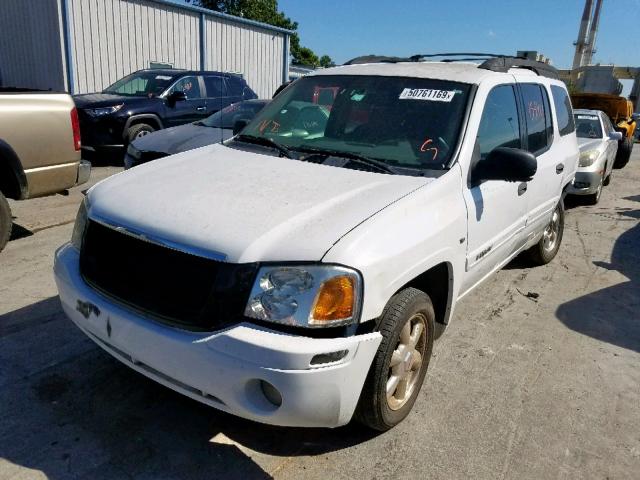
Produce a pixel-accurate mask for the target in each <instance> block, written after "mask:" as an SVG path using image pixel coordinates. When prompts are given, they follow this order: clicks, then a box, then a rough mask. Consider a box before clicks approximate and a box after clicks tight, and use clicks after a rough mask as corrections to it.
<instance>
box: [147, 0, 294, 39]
mask: <svg viewBox="0 0 640 480" xmlns="http://www.w3.org/2000/svg"><path fill="white" fill-rule="evenodd" d="M149 1H150V2H153V3H159V4H161V5H166V6H169V7H173V8H178V9H180V10H190V11H192V12H198V13H204V14H205V15H210V16H212V17H218V18H222V19H224V20H228V21H230V22H235V23H242V24H245V25H251V26H253V27H259V28H263V29H265V30H271V31H273V32H278V33H285V34H287V35H291V34H292V33H294V31H293V30H287V29H286V28H281V27H276V26H273V25H269V24H268V23H262V22H256V21H255V20H249V19H247V18H242V17H236V16H233V15H228V14H226V13H221V12H216V11H215V10H209V9H208V8H202V7H196V6H193V5H186V4H180V3H174V2H171V1H169V0H149Z"/></svg>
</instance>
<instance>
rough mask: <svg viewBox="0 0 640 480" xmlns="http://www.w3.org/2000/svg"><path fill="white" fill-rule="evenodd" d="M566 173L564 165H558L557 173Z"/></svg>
mask: <svg viewBox="0 0 640 480" xmlns="http://www.w3.org/2000/svg"><path fill="white" fill-rule="evenodd" d="M563 171H564V163H559V164H558V165H556V173H562V172H563Z"/></svg>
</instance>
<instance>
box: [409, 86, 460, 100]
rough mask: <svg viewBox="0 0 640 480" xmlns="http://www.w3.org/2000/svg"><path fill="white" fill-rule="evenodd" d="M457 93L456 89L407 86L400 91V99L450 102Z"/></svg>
mask: <svg viewBox="0 0 640 480" xmlns="http://www.w3.org/2000/svg"><path fill="white" fill-rule="evenodd" d="M455 94H456V92H455V90H433V89H431V88H405V89H404V90H402V93H400V97H398V98H399V99H400V100H428V101H430V102H450V101H451V100H453V96H454V95H455Z"/></svg>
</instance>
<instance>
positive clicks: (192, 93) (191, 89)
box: [169, 77, 202, 100]
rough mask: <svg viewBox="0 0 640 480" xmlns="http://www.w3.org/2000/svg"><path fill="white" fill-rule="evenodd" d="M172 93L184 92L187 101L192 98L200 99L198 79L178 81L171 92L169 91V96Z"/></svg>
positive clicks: (185, 78)
mask: <svg viewBox="0 0 640 480" xmlns="http://www.w3.org/2000/svg"><path fill="white" fill-rule="evenodd" d="M173 92H184V94H185V95H186V97H187V99H188V100H193V99H194V98H202V95H201V94H200V84H199V83H198V77H183V78H181V79H180V80H178V81H177V82H176V83H175V84H174V85H173V87H171V90H169V94H171V93H173Z"/></svg>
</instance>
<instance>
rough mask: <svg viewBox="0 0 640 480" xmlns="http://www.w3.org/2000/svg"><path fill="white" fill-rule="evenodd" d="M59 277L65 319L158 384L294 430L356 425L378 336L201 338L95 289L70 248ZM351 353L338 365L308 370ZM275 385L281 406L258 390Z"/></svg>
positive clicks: (236, 330)
mask: <svg viewBox="0 0 640 480" xmlns="http://www.w3.org/2000/svg"><path fill="white" fill-rule="evenodd" d="M54 272H55V279H56V283H57V286H58V291H59V293H60V299H61V301H62V306H63V309H64V311H65V313H66V314H67V316H68V317H69V318H70V319H71V320H72V321H73V322H74V323H75V324H76V325H77V326H78V327H79V328H80V329H81V330H82V331H83V332H85V333H86V334H87V335H88V336H89V337H90V338H91V339H92V340H94V341H95V342H96V343H97V344H98V345H99V346H100V347H102V348H103V349H105V350H106V351H107V352H109V353H110V354H111V355H113V356H114V357H116V358H117V359H118V360H120V361H122V362H123V363H125V364H126V365H128V366H129V367H131V368H133V369H134V370H136V371H138V372H140V373H142V374H144V375H146V376H148V377H150V378H152V379H153V380H155V381H157V382H159V383H161V384H163V385H165V386H167V387H169V388H171V389H173V390H176V391H177V392H180V393H182V394H184V395H187V396H189V397H191V398H193V399H195V400H198V401H200V402H202V403H206V404H208V405H211V406H213V407H215V408H218V409H220V410H223V411H225V412H229V413H232V414H234V415H238V416H240V417H244V418H248V419H251V420H255V421H258V422H263V423H268V424H273V425H282V426H295V427H337V426H340V425H344V424H346V423H348V422H349V421H350V420H351V417H352V416H353V412H354V410H355V407H356V404H357V402H358V399H359V397H360V391H361V390H362V385H363V384H364V381H365V378H366V376H367V373H368V371H369V367H370V365H371V362H372V361H373V357H374V356H375V354H376V351H377V349H378V345H379V344H380V341H381V340H382V336H381V335H380V333H378V332H375V333H369V334H366V335H357V336H352V337H345V338H331V339H315V338H308V337H301V336H296V335H287V334H283V333H280V332H276V331H273V330H269V329H265V328H260V327H257V326H255V325H252V324H250V323H242V324H239V325H237V326H234V327H231V328H229V329H226V330H222V331H218V332H213V333H200V332H197V333H196V332H189V331H184V330H178V329H175V328H171V327H168V326H166V325H163V324H160V323H157V322H155V321H153V320H152V319H149V318H145V317H144V316H143V315H142V314H140V313H138V312H135V311H133V310H129V309H127V308H125V307H122V306H120V305H118V304H115V303H113V302H112V301H110V300H109V299H108V298H106V297H104V296H103V295H101V294H99V293H97V292H96V291H94V290H93V289H91V288H90V287H89V286H88V285H87V284H86V283H85V282H84V281H83V280H82V277H81V275H80V271H79V254H78V251H77V250H76V249H75V248H74V247H72V246H71V245H70V244H67V245H64V246H63V247H61V248H60V249H59V250H58V251H57V252H56V258H55V266H54ZM341 350H346V351H347V354H346V355H345V356H344V358H342V359H341V360H339V361H336V362H332V363H327V364H321V365H318V366H316V365H314V366H312V365H311V359H312V358H313V357H314V356H316V355H319V354H326V353H332V352H337V351H341ZM261 381H266V382H268V383H269V384H271V385H272V386H274V387H275V388H276V389H277V390H278V392H279V393H280V395H281V397H282V404H281V405H280V406H279V407H277V406H276V405H274V404H273V403H271V402H270V401H269V400H268V399H267V397H266V396H265V394H264V393H263V391H262V388H261V386H260V385H261V383H260V382H261Z"/></svg>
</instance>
